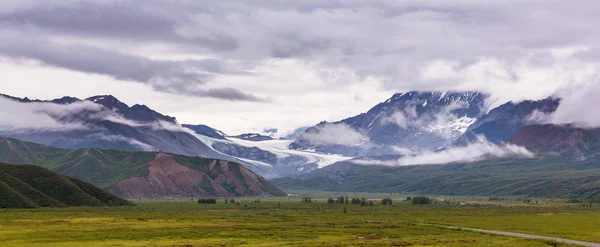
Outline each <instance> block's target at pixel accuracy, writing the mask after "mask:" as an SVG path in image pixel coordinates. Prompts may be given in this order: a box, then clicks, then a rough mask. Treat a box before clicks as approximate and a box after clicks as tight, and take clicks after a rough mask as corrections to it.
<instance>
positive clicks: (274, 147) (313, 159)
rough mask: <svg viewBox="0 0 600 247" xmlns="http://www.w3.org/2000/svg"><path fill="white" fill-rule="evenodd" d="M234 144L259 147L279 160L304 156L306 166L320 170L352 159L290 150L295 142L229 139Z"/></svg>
mask: <svg viewBox="0 0 600 247" xmlns="http://www.w3.org/2000/svg"><path fill="white" fill-rule="evenodd" d="M229 139H230V140H231V141H232V142H234V143H237V144H239V145H242V146H246V147H257V148H260V149H262V150H265V151H268V152H271V153H273V154H275V155H277V157H279V158H285V157H289V156H291V155H297V156H302V157H305V158H306V159H307V162H306V164H313V163H314V164H317V165H318V166H319V168H323V167H325V166H328V165H331V164H333V163H336V162H339V161H344V160H349V159H351V157H344V156H341V155H337V154H322V153H316V152H309V151H299V150H292V149H289V148H288V147H289V145H290V144H291V143H292V142H293V140H269V141H262V142H253V141H246V140H242V139H237V138H229Z"/></svg>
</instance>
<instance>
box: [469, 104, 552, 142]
mask: <svg viewBox="0 0 600 247" xmlns="http://www.w3.org/2000/svg"><path fill="white" fill-rule="evenodd" d="M559 104H560V99H556V98H546V99H543V100H538V101H532V100H526V101H523V102H520V103H513V102H508V103H506V104H503V105H501V106H499V107H496V108H494V109H492V110H491V111H490V112H489V113H488V114H485V115H484V116H482V117H481V118H479V119H478V120H477V121H476V122H475V123H473V124H472V125H471V126H469V128H468V129H467V131H466V132H465V134H464V136H463V137H461V138H460V140H459V141H458V142H459V143H466V142H469V141H472V140H474V139H476V136H478V135H483V136H485V137H486V138H487V139H488V140H489V141H491V142H493V143H501V142H505V141H507V140H508V139H509V138H510V137H511V136H513V135H514V134H516V133H517V132H519V130H521V129H522V128H523V127H525V126H527V125H532V124H539V123H543V122H545V120H546V119H544V118H545V117H547V116H548V115H550V114H552V113H554V112H555V111H556V109H557V108H558V106H559Z"/></svg>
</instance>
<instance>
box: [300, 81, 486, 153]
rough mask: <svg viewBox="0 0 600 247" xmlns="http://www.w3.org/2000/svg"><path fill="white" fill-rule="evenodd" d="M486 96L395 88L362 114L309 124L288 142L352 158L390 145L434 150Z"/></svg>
mask: <svg viewBox="0 0 600 247" xmlns="http://www.w3.org/2000/svg"><path fill="white" fill-rule="evenodd" d="M486 98H487V95H484V94H482V93H478V92H449V93H441V92H408V93H399V94H395V95H394V96H392V98H390V99H388V100H387V101H385V102H383V103H380V104H378V105H377V106H375V107H373V108H372V109H370V110H369V111H368V112H366V113H363V114H360V115H357V116H354V117H351V118H348V119H344V120H342V121H339V122H335V123H326V122H323V123H320V124H318V125H317V126H314V127H311V128H309V129H308V130H306V132H304V134H302V135H300V136H299V137H298V139H297V140H296V141H295V142H294V143H292V144H291V145H290V147H292V148H294V149H302V150H307V149H308V150H312V149H314V150H316V151H319V152H322V153H337V154H343V155H346V156H354V157H356V156H363V155H374V154H385V153H391V152H393V150H391V149H390V147H392V146H396V147H401V148H409V149H437V148H440V147H445V146H447V145H449V144H451V143H453V142H454V141H455V140H456V139H457V138H459V137H460V136H461V135H462V134H463V133H464V132H465V131H466V130H467V128H468V127H469V126H470V125H471V124H472V123H473V122H475V121H476V120H477V118H478V117H480V116H481V115H483V114H485V99H486ZM331 136H336V137H344V138H347V137H348V138H347V141H343V142H342V141H340V139H342V138H330V137H331ZM349 137H353V138H349Z"/></svg>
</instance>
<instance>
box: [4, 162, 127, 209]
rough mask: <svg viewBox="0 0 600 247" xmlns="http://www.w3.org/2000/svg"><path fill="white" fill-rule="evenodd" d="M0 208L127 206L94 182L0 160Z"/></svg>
mask: <svg viewBox="0 0 600 247" xmlns="http://www.w3.org/2000/svg"><path fill="white" fill-rule="evenodd" d="M0 198H1V199H0V208H34V207H66V206H127V205H134V204H133V203H131V202H128V201H126V200H123V199H121V198H118V197H115V196H113V195H111V194H108V193H107V192H105V191H103V190H101V189H99V188H96V187H95V186H93V185H91V184H89V183H86V182H83V181H79V180H77V179H73V178H70V177H67V176H63V175H60V174H57V173H55V172H52V171H50V170H47V169H44V168H42V167H39V166H33V165H9V164H3V163H0Z"/></svg>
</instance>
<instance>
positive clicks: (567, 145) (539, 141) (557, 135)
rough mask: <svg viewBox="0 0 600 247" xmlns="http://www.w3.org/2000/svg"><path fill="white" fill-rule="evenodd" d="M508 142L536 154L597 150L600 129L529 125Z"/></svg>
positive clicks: (599, 141)
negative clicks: (536, 152)
mask: <svg viewBox="0 0 600 247" xmlns="http://www.w3.org/2000/svg"><path fill="white" fill-rule="evenodd" d="M509 142H511V143H514V144H516V145H519V146H523V147H526V148H527V149H529V150H533V151H538V152H565V151H574V150H577V151H582V152H586V151H589V150H594V149H599V148H598V147H600V128H594V129H585V128H580V127H576V126H574V125H553V124H544V125H531V126H526V127H524V128H523V129H521V130H520V131H519V132H518V133H517V134H515V135H514V136H512V137H511V138H510V140H509Z"/></svg>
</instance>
